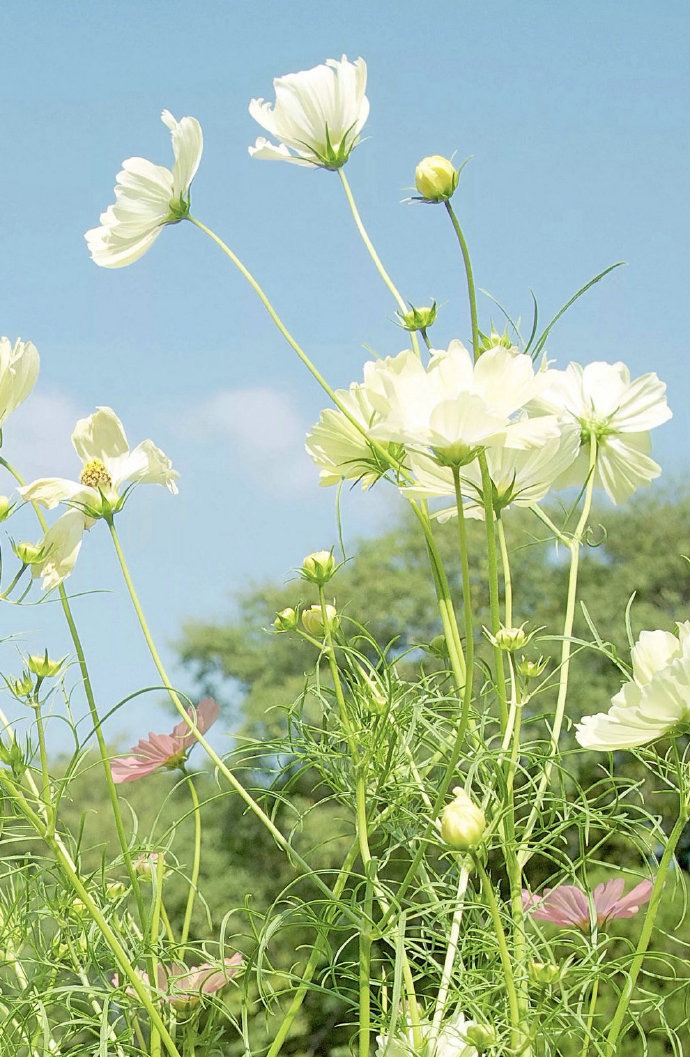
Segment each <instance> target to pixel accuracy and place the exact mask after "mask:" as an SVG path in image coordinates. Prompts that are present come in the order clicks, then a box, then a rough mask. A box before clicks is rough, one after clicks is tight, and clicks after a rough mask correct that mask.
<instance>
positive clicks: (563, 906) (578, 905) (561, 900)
mask: <svg viewBox="0 0 690 1057" xmlns="http://www.w3.org/2000/svg"><path fill="white" fill-rule="evenodd" d="M652 887H653V886H652V882H651V881H640V883H639V884H638V885H635V887H634V888H632V889H631V890H630V891H629V892H628V894H627V895H623V890H624V888H625V881H624V880H623V878H622V877H616V878H613V879H612V880H610V881H604V882H603V884H599V885H597V886H596V888H595V889H594V891H593V892H592V903H593V904H594V913H595V914H596V919H597V924H598V926H599V928H601V927H602V926H603V925H605V924H606V922H607V921H611V920H612V919H613V918H631V917H632V916H633V915H634V914H636V913H637V911H638V910H639V909H640V907H641V906H643V905H644V904H645V903H648V902H649V900H650V898H651V895H652ZM589 905H590V904H589V896H588V895H587V893H586V892H585V891H583V890H582V888H579V887H578V886H577V885H558V887H557V888H546V889H545V890H544V893H543V894H542V895H533V894H532V893H531V892H528V891H527V889H523V891H522V906H523V908H524V909H525V910H528V911H531V912H532V915H533V917H535V918H538V920H539V921H551V922H553V924H554V925H563V926H568V925H572V926H574V927H575V928H578V929H582V930H583V932H586V931H587V930H588V929H589V927H590V920H591V919H590V911H589Z"/></svg>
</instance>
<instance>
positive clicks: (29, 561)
mask: <svg viewBox="0 0 690 1057" xmlns="http://www.w3.org/2000/svg"><path fill="white" fill-rule="evenodd" d="M12 550H13V551H14V553H15V554H16V555H17V557H18V558H19V560H20V562H23V563H24V565H35V564H36V563H37V562H40V561H43V558H44V554H43V547H42V546H41V545H40V544H39V543H13V544H12Z"/></svg>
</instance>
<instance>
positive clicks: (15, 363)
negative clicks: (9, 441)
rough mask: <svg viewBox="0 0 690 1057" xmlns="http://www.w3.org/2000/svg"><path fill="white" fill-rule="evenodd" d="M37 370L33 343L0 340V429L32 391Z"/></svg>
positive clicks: (37, 362) (35, 350)
mask: <svg viewBox="0 0 690 1057" xmlns="http://www.w3.org/2000/svg"><path fill="white" fill-rule="evenodd" d="M38 368H39V358H38V351H37V349H36V346H35V345H34V344H33V342H31V341H20V339H19V338H17V340H16V341H15V343H14V345H13V344H12V342H11V341H10V340H9V338H0V429H2V427H3V425H4V424H5V419H6V418H7V416H8V415H10V414H11V413H12V412H13V411H14V410H15V408H17V407H19V405H20V404H21V403H23V402H24V400H26V398H27V396H28V395H29V393H30V392H31V390H32V389H33V387H34V385H35V384H36V379H37V378H38Z"/></svg>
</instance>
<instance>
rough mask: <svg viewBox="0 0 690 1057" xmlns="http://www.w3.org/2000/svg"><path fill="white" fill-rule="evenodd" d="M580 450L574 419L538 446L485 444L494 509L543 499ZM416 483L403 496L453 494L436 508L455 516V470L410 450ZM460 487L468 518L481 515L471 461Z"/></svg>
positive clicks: (445, 515)
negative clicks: (448, 504) (442, 506)
mask: <svg viewBox="0 0 690 1057" xmlns="http://www.w3.org/2000/svg"><path fill="white" fill-rule="evenodd" d="M579 450H580V431H579V429H578V428H577V427H576V426H575V425H574V424H573V423H566V424H565V425H564V426H563V427H562V429H561V432H560V434H559V435H558V436H556V437H550V438H549V439H547V440H545V441H544V443H543V444H542V445H541V446H540V447H538V448H528V449H526V450H519V449H516V448H506V447H487V449H486V462H487V467H488V470H489V477H490V478H491V484H492V492H493V495H492V502H493V507H494V510H496V511H498V510H504V509H507V508H508V507H509V506H526V507H529V506H532V504H533V503H538V502H539V501H540V500H542V499H543V498H544V496H545V495H546V494H547V493H548V491H549V490H550V489H551V488H552V487H553V485H554V482H556V481H557V479H558V478H559V477H561V475H562V474H563V473H564V472H565V471H566V470H567V469H568V467H569V466H570V465H571V464H572V463H573V462H574V460H575V459H576V458H577V455H578V452H579ZM408 461H409V466H410V470H411V471H412V474H413V476H414V484H412V485H408V486H406V487H405V488H404V491H405V494H406V495H408V496H409V497H411V498H415V499H437V498H445V499H448V498H451V499H452V500H453V503H452V505H451V506H449V507H447V508H444V509H443V510H439V511H437V512H436V514H435V516H436V517H437V518H438V520H439V521H445V520H447V519H448V518H449V517H455V516H456V515H457V505H456V502H455V482H454V480H453V471H452V470H451V469H450V467H448V466H440V465H439V464H438V462H436V460H434V459H432V458H431V457H430V456H428V455H424V454H419V453H417V452H410V453H409V456H408ZM460 486H461V491H462V495H463V498H464V499H466V500H467V502H466V504H465V515H466V517H471V518H479V519H482V518H483V517H484V503H483V487H482V475H481V471H480V468H479V464H478V463H477V462H476V461H475V462H471V463H469V464H468V465H467V466H463V467H462V469H461V473H460Z"/></svg>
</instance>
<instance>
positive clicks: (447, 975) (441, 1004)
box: [429, 859, 471, 1053]
mask: <svg viewBox="0 0 690 1057" xmlns="http://www.w3.org/2000/svg"><path fill="white" fill-rule="evenodd" d="M470 870H471V867H470V864H469V860H467V859H466V860H465V861H464V862H463V863H462V865H461V867H460V876H459V878H458V891H457V894H456V897H455V911H454V913H453V921H452V924H451V927H450V935H449V937H448V948H447V950H446V958H445V962H444V964H443V974H442V976H441V983H440V986H439V989H438V998H437V999H436V1009H435V1011H434V1019H433V1021H432V1024H431V1033H430V1038H429V1052H430V1053H435V1052H436V1043H437V1041H438V1037H439V1035H440V1033H441V1023H442V1021H443V1014H444V1013H445V1011H446V1002H447V1000H448V992H449V991H450V982H451V979H452V977H453V969H454V967H455V959H456V957H457V954H458V943H459V940H460V926H461V924H462V917H463V913H464V910H465V893H466V891H467V885H468V882H469V879H470Z"/></svg>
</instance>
